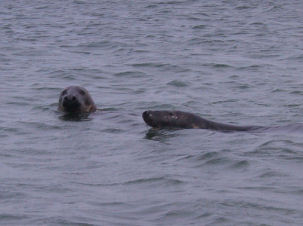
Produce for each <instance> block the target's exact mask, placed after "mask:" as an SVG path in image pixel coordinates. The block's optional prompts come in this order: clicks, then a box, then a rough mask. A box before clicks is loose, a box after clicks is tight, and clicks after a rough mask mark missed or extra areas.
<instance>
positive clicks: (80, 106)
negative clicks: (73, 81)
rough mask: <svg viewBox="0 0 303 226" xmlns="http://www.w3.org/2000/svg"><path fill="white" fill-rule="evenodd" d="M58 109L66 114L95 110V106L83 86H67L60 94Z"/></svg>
mask: <svg viewBox="0 0 303 226" xmlns="http://www.w3.org/2000/svg"><path fill="white" fill-rule="evenodd" d="M58 109H59V110H60V111H63V112H65V113H68V114H85V113H91V112H95V111H96V109H97V108H96V105H95V103H94V101H93V99H92V97H91V96H90V94H89V93H88V91H87V90H86V89H85V88H83V87H80V86H69V87H67V88H65V89H64V90H63V91H62V92H61V94H60V97H59V107H58Z"/></svg>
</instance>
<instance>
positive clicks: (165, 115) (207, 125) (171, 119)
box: [142, 111, 262, 132]
mask: <svg viewBox="0 0 303 226" xmlns="http://www.w3.org/2000/svg"><path fill="white" fill-rule="evenodd" d="M142 118H143V120H144V121H145V123H146V124H147V125H149V126H151V127H153V128H160V129H162V128H176V129H211V130H219V131H226V132H228V131H251V130H256V129H260V128H262V127H260V126H235V125H229V124H223V123H218V122H213V121H210V120H207V119H204V118H202V117H200V116H198V115H195V114H193V113H189V112H183V111H145V112H143V113H142Z"/></svg>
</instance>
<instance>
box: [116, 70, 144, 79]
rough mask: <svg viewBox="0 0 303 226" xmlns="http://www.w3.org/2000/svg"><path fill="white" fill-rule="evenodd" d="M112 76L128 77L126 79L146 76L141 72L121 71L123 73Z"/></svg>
mask: <svg viewBox="0 0 303 226" xmlns="http://www.w3.org/2000/svg"><path fill="white" fill-rule="evenodd" d="M114 76H117V77H128V78H141V77H144V76H146V74H145V73H143V72H141V71H123V72H118V73H115V74H114Z"/></svg>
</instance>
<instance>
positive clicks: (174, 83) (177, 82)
mask: <svg viewBox="0 0 303 226" xmlns="http://www.w3.org/2000/svg"><path fill="white" fill-rule="evenodd" d="M167 85H170V86H175V87H186V86H189V85H188V84H187V83H185V82H183V81H180V80H173V81H171V82H169V83H167Z"/></svg>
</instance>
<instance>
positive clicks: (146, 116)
mask: <svg viewBox="0 0 303 226" xmlns="http://www.w3.org/2000/svg"><path fill="white" fill-rule="evenodd" d="M152 116H153V114H152V111H144V112H143V113H142V118H143V120H144V121H145V122H146V124H147V125H149V126H152V127H153V126H154V125H153V120H152Z"/></svg>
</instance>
